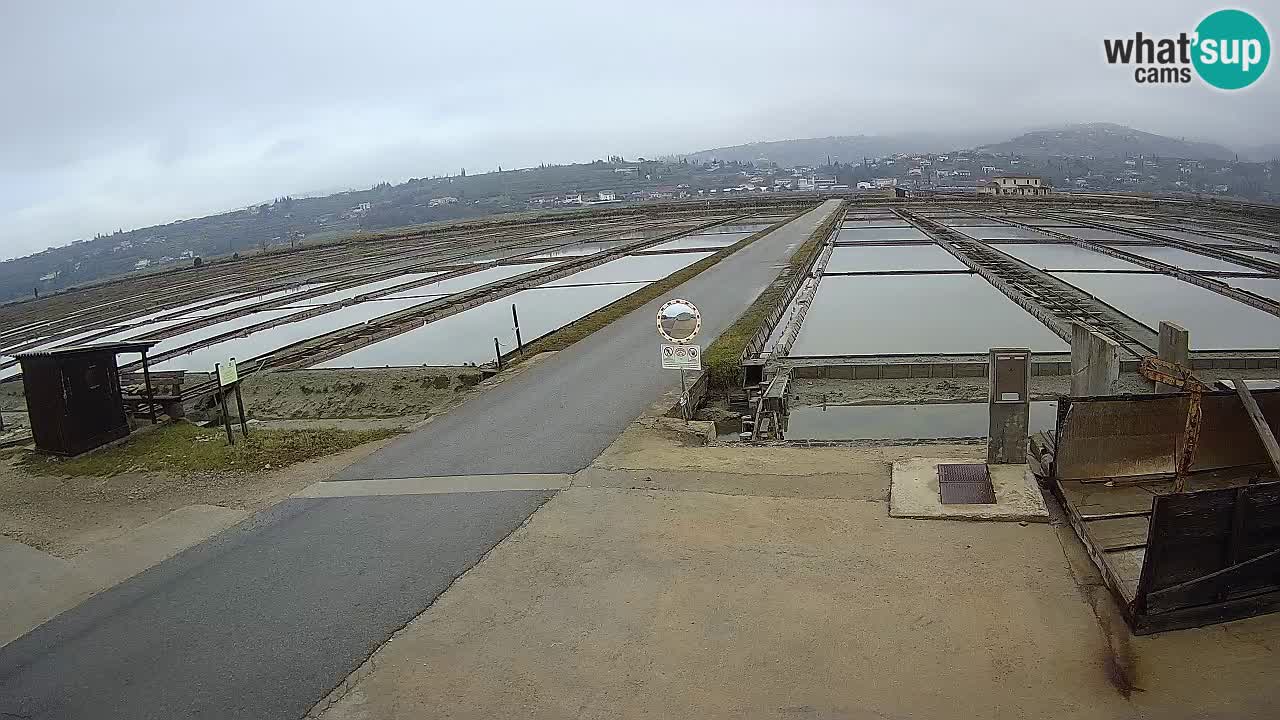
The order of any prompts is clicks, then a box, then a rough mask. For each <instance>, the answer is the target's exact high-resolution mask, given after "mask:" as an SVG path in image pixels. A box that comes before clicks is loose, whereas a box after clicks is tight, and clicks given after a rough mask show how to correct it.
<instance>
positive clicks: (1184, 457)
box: [1138, 357, 1211, 492]
mask: <svg viewBox="0 0 1280 720" xmlns="http://www.w3.org/2000/svg"><path fill="white" fill-rule="evenodd" d="M1138 372H1139V373H1140V374H1141V375H1142V376H1143V377H1145V378H1147V379H1148V380H1151V381H1153V382H1157V383H1162V384H1164V385H1168V386H1170V387H1175V388H1179V389H1181V390H1185V391H1186V392H1187V420H1186V425H1185V426H1184V428H1183V431H1182V447H1181V449H1179V450H1178V451H1177V454H1176V456H1175V458H1174V468H1175V470H1174V476H1173V491H1174V492H1186V489H1187V475H1188V474H1189V473H1190V472H1191V464H1192V462H1194V460H1195V453H1196V446H1197V445H1198V444H1199V443H1200V426H1201V424H1202V421H1203V419H1204V411H1203V408H1202V407H1201V400H1202V393H1205V392H1207V391H1209V390H1211V388H1210V387H1209V386H1208V385H1207V384H1206V383H1204V382H1203V381H1201V380H1200V379H1199V378H1197V377H1196V376H1195V374H1194V373H1193V372H1191V370H1189V369H1187V368H1184V367H1182V366H1181V365H1175V364H1174V363H1171V362H1168V361H1166V360H1161V359H1160V358H1157V357H1145V358H1143V359H1142V364H1141V365H1139V366H1138Z"/></svg>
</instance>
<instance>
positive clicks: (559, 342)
mask: <svg viewBox="0 0 1280 720" xmlns="http://www.w3.org/2000/svg"><path fill="white" fill-rule="evenodd" d="M791 219H792V218H787V219H786V220H783V221H781V222H778V223H774V224H773V225H770V226H769V227H767V228H765V229H764V230H761V231H760V232H758V233H755V234H754V235H749V236H747V237H745V238H743V239H741V240H739V241H738V242H736V243H734V244H732V245H729V246H727V247H725V248H722V249H721V250H719V251H717V252H716V253H715V254H714V255H708V256H707V257H705V258H703V259H701V260H699V261H698V262H696V263H694V264H692V265H690V266H688V267H686V268H682V269H680V270H678V271H676V272H674V273H672V274H671V275H668V276H667V277H665V278H663V279H662V280H659V281H657V282H654V283H650V284H648V285H646V286H644V287H642V288H640V289H639V290H637V291H635V292H633V293H631V294H630V295H627V296H626V297H622V298H619V299H617V300H614V301H613V302H612V303H609V304H608V305H605V306H604V307H602V308H600V309H599V310H596V311H595V312H593V313H591V314H590V315H587V316H586V317H584V318H582V319H581V320H578V321H577V322H574V323H570V324H569V325H566V326H564V327H562V328H560V329H559V330H557V331H556V332H553V333H551V334H549V335H546V336H545V337H542V338H539V339H538V340H535V341H533V342H531V343H529V344H528V345H526V346H525V349H524V355H523V357H524V358H530V357H533V356H534V355H537V354H538V353H542V352H549V351H553V350H563V349H565V348H567V347H569V346H570V345H572V344H574V343H576V342H578V341H579V340H582V339H583V338H585V337H587V336H588V335H590V334H591V333H594V332H595V331H597V330H599V329H601V328H603V327H605V326H607V325H608V324H609V323H611V322H613V321H614V320H617V319H618V318H620V317H622V316H623V315H626V314H627V313H629V312H631V311H632V310H635V309H636V308H638V307H640V306H642V305H644V304H645V303H648V302H649V301H651V300H654V299H656V298H658V297H661V296H663V295H666V294H667V293H669V292H671V291H672V290H674V289H675V288H677V287H679V286H681V285H683V284H684V283H686V282H688V281H689V280H691V279H692V278H694V277H696V276H697V275H698V274H700V273H702V272H703V271H705V270H707V269H708V268H711V267H712V266H714V265H715V264H716V263H718V262H720V261H721V260H724V259H725V258H727V257H729V256H730V255H732V254H734V253H735V252H737V251H739V250H741V249H742V248H744V247H746V246H748V245H750V244H751V243H753V242H755V241H756V240H759V239H760V238H762V237H764V236H765V235H768V234H769V233H771V232H773V231H774V230H776V229H777V228H779V227H782V226H783V225H785V224H787V223H788V222H791ZM520 359H521V358H511V362H519V360H520ZM503 360H504V361H506V360H507V358H503Z"/></svg>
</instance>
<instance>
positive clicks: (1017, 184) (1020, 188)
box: [978, 175, 1050, 196]
mask: <svg viewBox="0 0 1280 720" xmlns="http://www.w3.org/2000/svg"><path fill="white" fill-rule="evenodd" d="M1049 191H1050V187H1049V185H1048V184H1047V183H1045V181H1044V178H1040V177H1035V176H1032V175H1000V176H998V177H994V178H992V179H991V182H989V183H986V184H985V185H982V186H980V187H979V188H978V192H979V193H982V194H984V195H1014V196H1028V195H1048V194H1049Z"/></svg>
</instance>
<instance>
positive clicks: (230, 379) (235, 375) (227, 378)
mask: <svg viewBox="0 0 1280 720" xmlns="http://www.w3.org/2000/svg"><path fill="white" fill-rule="evenodd" d="M239 380H240V373H239V371H238V370H237V368H236V359H235V358H231V359H230V360H227V361H226V362H224V363H218V385H219V386H221V387H227V386H229V385H235V384H236V383H237V382H239Z"/></svg>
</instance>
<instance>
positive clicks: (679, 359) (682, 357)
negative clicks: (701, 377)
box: [662, 345, 702, 370]
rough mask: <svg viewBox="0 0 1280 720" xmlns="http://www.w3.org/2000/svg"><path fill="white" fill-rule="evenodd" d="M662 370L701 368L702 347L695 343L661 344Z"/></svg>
mask: <svg viewBox="0 0 1280 720" xmlns="http://www.w3.org/2000/svg"><path fill="white" fill-rule="evenodd" d="M662 367H663V369H664V370H701V369H702V348H701V347H699V346H697V345H663V346H662Z"/></svg>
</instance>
